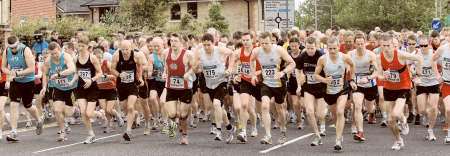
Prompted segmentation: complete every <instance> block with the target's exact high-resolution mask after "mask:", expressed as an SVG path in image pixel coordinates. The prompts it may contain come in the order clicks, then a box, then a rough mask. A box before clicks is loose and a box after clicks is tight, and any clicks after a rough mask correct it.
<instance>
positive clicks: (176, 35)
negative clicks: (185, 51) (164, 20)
mask: <svg viewBox="0 0 450 156" xmlns="http://www.w3.org/2000/svg"><path fill="white" fill-rule="evenodd" d="M169 37H176V38H180V35H179V34H177V33H170V35H169Z"/></svg>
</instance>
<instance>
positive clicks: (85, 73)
mask: <svg viewBox="0 0 450 156" xmlns="http://www.w3.org/2000/svg"><path fill="white" fill-rule="evenodd" d="M78 75H79V76H80V77H81V79H91V78H92V77H91V71H90V70H89V69H80V70H78Z"/></svg>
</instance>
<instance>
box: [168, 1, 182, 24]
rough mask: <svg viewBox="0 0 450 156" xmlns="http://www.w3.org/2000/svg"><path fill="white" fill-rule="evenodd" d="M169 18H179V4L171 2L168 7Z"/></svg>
mask: <svg viewBox="0 0 450 156" xmlns="http://www.w3.org/2000/svg"><path fill="white" fill-rule="evenodd" d="M170 20H181V8H180V4H173V5H172V8H170Z"/></svg>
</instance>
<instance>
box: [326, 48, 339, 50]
mask: <svg viewBox="0 0 450 156" xmlns="http://www.w3.org/2000/svg"><path fill="white" fill-rule="evenodd" d="M328 49H329V50H336V49H337V48H328Z"/></svg>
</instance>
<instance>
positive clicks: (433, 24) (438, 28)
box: [431, 18, 442, 32]
mask: <svg viewBox="0 0 450 156" xmlns="http://www.w3.org/2000/svg"><path fill="white" fill-rule="evenodd" d="M431 28H432V29H433V30H436V31H439V32H440V31H441V29H442V22H441V20H440V19H439V18H434V19H433V21H432V22H431Z"/></svg>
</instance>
